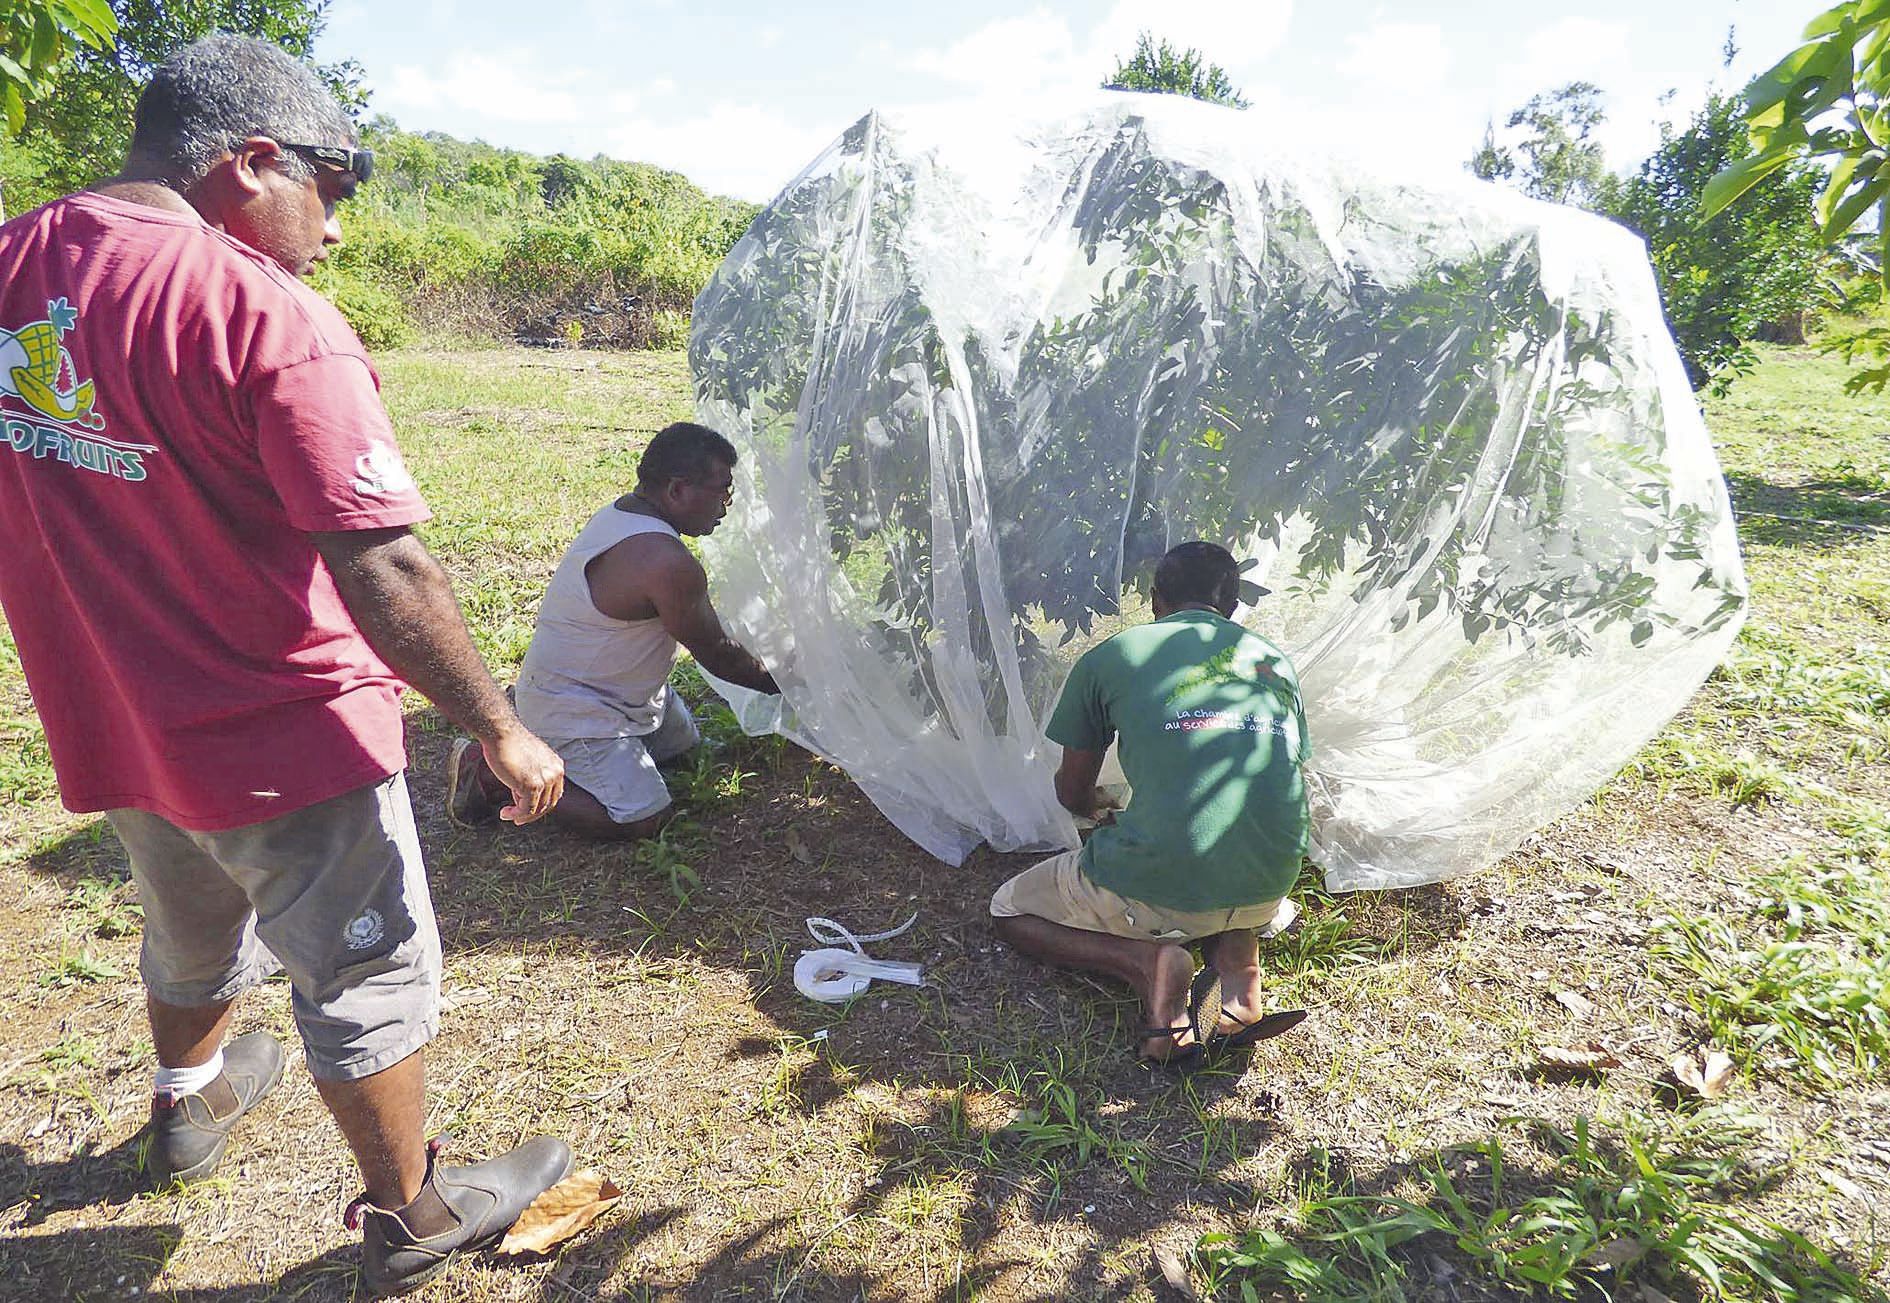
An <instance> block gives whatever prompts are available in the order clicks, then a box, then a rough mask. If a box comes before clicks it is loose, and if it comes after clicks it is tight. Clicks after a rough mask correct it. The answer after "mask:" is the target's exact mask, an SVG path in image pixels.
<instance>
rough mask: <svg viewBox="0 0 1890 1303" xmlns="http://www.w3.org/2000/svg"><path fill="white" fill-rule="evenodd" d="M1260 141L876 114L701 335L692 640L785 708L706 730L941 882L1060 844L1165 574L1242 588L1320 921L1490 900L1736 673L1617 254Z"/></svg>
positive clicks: (1640, 266)
mask: <svg viewBox="0 0 1890 1303" xmlns="http://www.w3.org/2000/svg"><path fill="white" fill-rule="evenodd" d="M1264 126H1265V124H1264V123H1263V122H1262V121H1260V120H1258V119H1256V118H1254V117H1251V116H1249V115H1245V114H1241V113H1239V112H1236V111H1234V110H1230V109H1219V108H1214V107H1211V106H1207V105H1201V104H1197V103H1193V102H1191V101H1185V100H1179V99H1175V98H1173V97H1167V96H1140V95H1110V96H1104V97H1099V99H1098V101H1097V103H1096V104H1094V105H1093V106H1090V107H1088V108H1086V109H1084V110H1083V111H1081V112H1079V113H1076V114H1074V115H1073V116H1072V117H1070V118H1069V119H1068V120H1066V121H1063V122H1060V123H1057V124H1054V125H1052V126H1048V127H1042V128H1039V129H1037V130H1036V132H1035V133H1034V134H1032V135H1030V136H1029V137H1028V138H1020V139H1014V140H1005V141H993V140H988V139H952V140H938V139H922V138H920V137H919V136H918V135H917V134H915V133H913V132H911V131H908V130H904V129H902V128H901V126H900V125H899V124H898V123H897V122H895V121H893V120H891V119H889V118H887V117H885V116H882V115H877V114H874V115H869V116H867V117H866V118H864V119H862V120H861V121H860V122H859V123H857V124H856V125H855V126H854V127H853V128H852V129H851V130H849V131H848V132H847V133H846V134H845V135H844V136H843V137H842V138H841V139H840V140H839V141H838V142H837V143H836V144H834V145H833V146H832V147H831V148H830V149H828V150H827V151H826V152H825V153H824V154H822V155H821V156H820V157H819V158H818V159H817V160H816V161H815V162H814V163H813V164H812V165H811V166H810V167H808V168H807V170H806V171H805V172H803V173H802V174H801V175H800V176H799V177H798V178H797V179H796V180H795V181H794V182H793V183H792V184H790V185H789V186H788V187H787V189H786V190H784V191H783V192H782V193H781V195H780V196H779V197H778V198H777V199H776V200H775V201H774V202H773V203H772V204H771V205H769V206H768V208H767V209H765V210H764V211H763V212H762V213H761V214H760V216H759V217H758V218H757V219H756V220H755V222H754V225H753V226H752V227H751V228H750V229H749V231H748V233H747V235H746V236H745V237H744V238H743V239H742V241H741V242H740V243H739V244H738V245H737V246H736V247H735V248H734V250H733V251H732V252H731V253H730V254H729V256H728V258H727V259H726V261H725V262H724V263H723V264H722V266H721V269H720V270H719V271H718V272H717V274H716V276H715V278H714V279H713V280H712V281H711V282H710V284H709V286H708V287H707V288H706V289H705V290H704V291H703V292H702V295H701V296H700V298H698V299H697V301H696V306H695V317H694V325H693V329H692V333H691V339H690V365H691V368H692V371H693V373H694V378H695V385H696V393H697V403H698V414H699V416H700V418H701V419H702V420H704V421H705V422H707V423H709V424H711V425H713V426H715V427H716V428H718V429H720V430H722V431H724V432H725V433H727V434H728V435H729V436H730V437H731V438H732V439H733V440H734V441H735V442H736V444H737V446H738V447H739V448H740V449H741V450H742V453H743V458H742V463H741V465H740V467H739V468H738V470H737V493H736V500H735V505H734V507H733V508H732V509H731V511H730V514H729V517H728V520H727V522H726V523H725V524H724V525H723V527H722V529H721V530H720V531H719V532H718V533H716V534H715V535H714V536H713V538H712V539H711V540H709V547H708V551H709V553H710V563H711V573H712V574H713V575H714V577H715V583H716V597H717V602H718V605H719V606H720V607H721V609H722V611H723V614H724V617H725V618H726V619H727V620H728V621H729V622H730V624H731V626H732V627H733V628H734V630H735V631H736V632H737V635H738V636H739V637H740V638H741V639H742V640H743V641H744V642H746V643H748V644H749V645H750V646H752V647H754V648H755V649H756V650H757V651H758V652H760V653H761V654H762V655H763V656H764V658H765V659H766V660H767V661H768V662H769V664H770V665H774V666H780V667H782V668H781V669H780V670H779V671H778V672H777V677H778V678H779V679H780V680H781V682H782V684H783V686H784V692H785V698H784V699H785V703H786V704H785V707H779V706H777V705H776V704H775V702H774V699H772V698H756V697H750V696H748V695H747V694H743V693H741V692H740V691H739V690H733V689H731V690H730V691H729V693H728V694H727V695H729V696H730V698H731V700H732V701H733V702H734V704H735V705H736V707H737V709H738V712H739V713H741V715H742V716H743V719H744V723H745V724H746V725H747V726H749V727H750V728H751V729H754V730H760V729H766V728H777V729H779V730H780V731H781V732H784V733H786V734H787V735H788V736H790V737H792V738H794V739H795V740H796V741H798V742H800V743H802V744H803V745H805V746H807V747H809V748H810V749H812V750H814V751H816V752H818V753H820V754H822V755H824V756H827V757H829V758H830V759H832V760H833V761H835V762H836V763H838V764H839V765H841V766H842V767H843V768H845V769H846V771H847V772H848V773H849V774H851V775H852V776H853V778H854V779H855V780H856V781H857V782H858V783H859V784H860V786H861V787H862V788H863V789H864V790H865V791H866V793H867V794H868V795H869V796H870V797H871V798H872V799H873V801H874V802H875V804H877V805H878V806H879V808H880V809H881V810H883V811H884V812H885V813H886V815H887V816H888V817H889V818H891V819H892V820H893V822H894V823H896V824H897V825H898V826H899V827H900V828H901V829H903V830H904V831H905V832H906V833H907V834H908V835H909V836H911V837H912V838H913V839H914V840H916V841H917V842H919V843H920V844H921V845H923V846H925V847H926V848H927V849H928V850H930V851H932V852H933V853H934V854H936V855H938V856H940V857H942V858H944V859H946V860H950V861H952V862H957V861H959V860H961V859H962V858H963V857H964V855H965V854H966V853H967V851H969V850H970V849H971V848H972V847H973V846H975V845H976V844H977V843H978V842H979V841H980V840H983V841H988V842H990V843H991V844H992V845H993V846H995V847H997V848H998V849H1002V850H1010V849H1019V848H1026V847H1055V846H1065V845H1074V844H1075V830H1074V827H1073V825H1072V822H1071V820H1070V817H1069V816H1068V815H1067V814H1066V813H1065V812H1064V811H1063V810H1062V809H1061V808H1060V807H1059V806H1058V805H1057V802H1056V799H1055V796H1054V793H1053V791H1052V784H1051V775H1052V773H1053V771H1054V768H1055V763H1056V758H1057V755H1058V749H1057V748H1056V747H1055V746H1054V745H1052V744H1050V743H1049V742H1048V741H1047V740H1046V739H1045V738H1044V736H1043V733H1042V728H1041V726H1042V722H1043V721H1044V720H1045V719H1046V718H1047V716H1048V712H1049V708H1050V705H1051V703H1052V702H1053V701H1054V700H1055V696H1056V693H1057V690H1058V688H1059V687H1060V686H1061V684H1062V681H1063V678H1064V676H1065V674H1066V673H1067V671H1068V667H1069V665H1070V663H1071V662H1072V661H1073V660H1074V659H1075V657H1076V656H1077V655H1078V654H1080V653H1081V652H1082V651H1083V650H1084V649H1086V648H1087V647H1089V646H1091V645H1093V644H1094V643H1095V642H1096V641H1097V640H1098V639H1100V638H1102V637H1105V636H1107V635H1108V634H1110V633H1111V632H1113V631H1115V630H1117V629H1120V628H1122V627H1124V625H1125V624H1127V623H1132V622H1135V621H1138V620H1142V619H1146V618H1148V608H1147V601H1146V593H1147V587H1148V581H1149V577H1150V575H1151V573H1152V570H1153V567H1154V563H1155V561H1156V560H1157V559H1158V558H1159V557H1160V556H1161V555H1162V553H1163V552H1164V551H1165V550H1166V549H1167V548H1168V547H1169V546H1171V545H1172V544H1175V543H1178V542H1181V541H1184V540H1187V539H1192V538H1202V539H1209V540H1212V541H1216V542H1219V543H1221V544H1223V545H1225V546H1227V547H1228V548H1229V549H1230V550H1232V551H1233V552H1234V554H1235V555H1236V556H1238V557H1241V558H1243V559H1245V560H1247V561H1250V562H1251V563H1252V564H1251V565H1250V567H1249V568H1248V569H1247V572H1246V575H1247V578H1248V579H1249V580H1250V581H1252V585H1253V588H1252V589H1249V590H1248V591H1249V593H1250V594H1251V595H1252V596H1253V598H1254V601H1253V603H1252V604H1251V605H1243V606H1242V607H1241V609H1240V610H1239V611H1238V612H1237V614H1236V618H1238V619H1240V620H1242V621H1243V622H1245V623H1247V624H1248V625H1250V626H1251V627H1252V628H1255V629H1257V630H1259V631H1260V632H1262V633H1264V634H1266V635H1267V636H1268V637H1270V638H1272V639H1273V640H1274V641H1276V642H1277V643H1279V644H1280V645H1281V646H1282V647H1283V648H1285V650H1286V651H1287V652H1288V653H1289V654H1290V655H1291V657H1292V659H1293V661H1294V663H1295V665H1296V666H1297V667H1298V669H1299V672H1300V675H1301V678H1302V682H1303V688H1304V693H1305V700H1306V712H1307V716H1308V719H1309V722H1310V726H1311V731H1312V738H1313V751H1314V756H1313V759H1312V761H1311V764H1310V766H1309V769H1308V779H1309V782H1308V786H1309V789H1310V790H1311V792H1312V801H1313V817H1314V849H1313V856H1314V859H1315V860H1316V861H1317V862H1318V863H1319V864H1320V865H1321V866H1322V867H1323V868H1324V869H1325V871H1326V874H1327V881H1328V884H1329V885H1330V886H1332V887H1333V888H1335V889H1355V888H1362V887H1391V886H1409V885H1414V884H1417V883H1421V882H1430V881H1435V880H1438V879H1441V878H1445V877H1448V876H1450V875H1452V874H1456V873H1460V872H1463V871H1465V870H1468V869H1472V868H1476V867H1478V866H1481V865H1484V864H1487V863H1489V862H1491V861H1492V860H1494V859H1496V858H1497V857H1499V856H1500V855H1502V854H1503V853H1504V852H1506V851H1508V850H1509V849H1511V848H1512V847H1513V846H1515V845H1516V844H1517V842H1519V841H1520V840H1521V839H1522V838H1523V837H1524V836H1526V835H1527V834H1528V833H1529V832H1530V831H1531V830H1533V829H1535V828H1537V827H1539V826H1541V825H1542V824H1543V823H1545V822H1546V821H1548V820H1549V819H1551V818H1553V817H1554V816H1555V815H1557V814H1559V813H1561V812H1562V811H1564V810H1566V809H1568V808H1569V807H1570V806H1571V805H1573V804H1574V803H1576V802H1577V801H1579V800H1581V799H1582V798H1583V797H1585V796H1586V795H1588V794H1589V793H1591V792H1592V791H1593V790H1594V789H1595V788H1596V787H1597V786H1598V785H1600V784H1601V783H1602V782H1604V781H1606V779H1607V778H1608V777H1609V776H1610V775H1611V774H1612V773H1613V772H1614V771H1615V770H1616V769H1618V768H1619V766H1620V765H1621V764H1622V763H1623V762H1624V761H1626V760H1627V759H1628V758H1629V757H1630V756H1631V755H1632V754H1633V753H1634V752H1635V750H1636V749H1637V748H1638V747H1639V746H1640V745H1641V744H1642V743H1643V742H1645V741H1646V740H1647V739H1648V738H1649V737H1650V736H1651V735H1652V734H1653V733H1654V732H1655V731H1656V730H1657V729H1658V728H1659V727H1660V726H1661V725H1662V724H1663V723H1664V722H1665V721H1666V720H1667V719H1668V718H1670V717H1671V716H1672V714H1673V713H1674V712H1675V711H1676V710H1678V709H1679V707H1680V706H1681V704H1682V703H1683V702H1684V701H1685V700H1686V699H1687V697H1688V696H1689V694H1691V693H1692V691H1693V690H1694V689H1695V688H1696V687H1697V686H1698V685H1699V683H1700V682H1701V681H1702V679H1704V678H1705V676H1706V675H1707V674H1708V673H1709V672H1710V670H1711V669H1712V667H1713V665H1714V664H1715V663H1716V662H1717V661H1718V660H1719V658H1720V657H1721V655H1722V654H1723V653H1724V652H1725V650H1726V648H1727V645H1728V644H1729V643H1730V641H1731V639H1732V638H1733V636H1734V634H1735V633H1736V632H1737V629H1738V625H1739V623H1740V620H1741V618H1742V616H1743V612H1744V605H1745V592H1746V588H1745V579H1744V574H1743V571H1742V567H1741V564H1740V559H1739V553H1738V545H1737V540H1736V538H1735V535H1734V530H1733V522H1732V517H1731V513H1730V510H1729V507H1728V502H1727V497H1726V490H1725V483H1724V481H1723V479H1722V478H1721V475H1720V472H1719V468H1718V465H1717V463H1716V461H1715V458H1714V455H1713V450H1712V446H1711V444H1710V442H1709V440H1708V437H1707V433H1706V429H1705V426H1704V425H1703V423H1702V422H1701V419H1700V414H1699V409H1698V407H1697V406H1696V404H1695V402H1694V399H1693V395H1692V393H1691V391H1690V390H1689V389H1688V387H1687V383H1686V377H1685V374H1684V372H1683V371H1682V368H1681V364H1680V360H1679V357H1678V355H1677V354H1676V352H1675V350H1674V346H1673V342H1672V340H1671V338H1670V336H1669V334H1668V332H1667V329H1666V327H1665V325H1664V323H1663V321H1662V318H1661V311H1660V303H1659V299H1658V297H1657V295H1656V292H1655V287H1654V281H1653V276H1652V274H1651V272H1650V270H1649V267H1648V262H1647V257H1646V253H1645V251H1644V249H1643V248H1642V247H1641V245H1640V244H1639V242H1638V241H1636V240H1635V238H1634V237H1633V236H1632V235H1630V234H1629V233H1628V232H1627V231H1625V230H1623V229H1621V228H1619V227H1617V226H1614V225H1612V224H1610V223H1607V222H1605V221H1603V220H1601V219H1599V218H1596V217H1593V216H1590V215H1587V214H1584V213H1581V212H1577V211H1573V210H1569V209H1562V208H1556V207H1552V206H1549V205H1545V204H1539V203H1534V202H1531V201H1528V200H1525V199H1522V198H1520V197H1518V196H1515V195H1513V194H1509V193H1506V192H1504V191H1501V190H1499V189H1497V188H1496V187H1493V186H1488V185H1484V184H1481V183H1478V182H1476V181H1474V180H1471V179H1469V178H1468V177H1466V178H1464V179H1463V180H1462V181H1455V180H1453V179H1451V178H1440V179H1436V180H1433V181H1428V182H1423V183H1415V184H1412V183H1393V182H1388V181H1385V180H1383V179H1381V178H1376V177H1373V176H1369V175H1365V174H1363V173H1362V172H1360V171H1359V170H1357V169H1346V168H1343V167H1339V166H1336V165H1332V164H1326V163H1317V162H1313V161H1309V160H1306V159H1296V158H1294V157H1292V156H1290V155H1288V154H1286V153H1284V152H1280V151H1279V150H1277V149H1276V148H1275V147H1274V145H1273V143H1272V142H1270V141H1268V140H1267V139H1266V137H1265V135H1264ZM1261 587H1264V589H1266V590H1267V591H1266V592H1265V594H1264V595H1260V594H1259V593H1257V592H1253V589H1257V588H1261Z"/></svg>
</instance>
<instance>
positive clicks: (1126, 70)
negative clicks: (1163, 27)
mask: <svg viewBox="0 0 1890 1303" xmlns="http://www.w3.org/2000/svg"><path fill="white" fill-rule="evenodd" d="M1103 89H1104V90H1136V91H1154V92H1156V93H1158V94H1167V95H1187V96H1190V97H1191V98H1193V99H1197V100H1206V101H1208V102H1209V103H1210V104H1225V105H1227V106H1228V107H1230V108H1236V109H1244V108H1246V107H1247V100H1246V97H1245V96H1243V95H1242V94H1241V93H1240V92H1239V91H1238V90H1236V89H1235V88H1234V83H1233V80H1232V79H1231V78H1230V77H1228V75H1227V72H1226V70H1225V69H1224V68H1222V67H1221V66H1220V65H1219V64H1217V63H1209V62H1208V60H1207V56H1206V55H1204V54H1202V53H1201V51H1199V50H1195V49H1186V50H1177V49H1176V48H1175V47H1174V46H1172V45H1170V44H1169V43H1168V42H1167V41H1161V42H1159V43H1158V42H1157V41H1156V40H1155V38H1154V37H1152V36H1150V35H1149V34H1148V33H1147V32H1143V33H1142V34H1141V35H1140V36H1138V37H1137V38H1136V41H1135V53H1134V54H1133V55H1131V56H1129V58H1128V59H1126V60H1124V61H1122V62H1120V63H1118V64H1117V65H1116V70H1115V71H1114V72H1113V73H1111V74H1110V75H1109V78H1108V80H1107V81H1105V82H1103Z"/></svg>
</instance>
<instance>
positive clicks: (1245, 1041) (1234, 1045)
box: [1205, 1009, 1306, 1054]
mask: <svg viewBox="0 0 1890 1303" xmlns="http://www.w3.org/2000/svg"><path fill="white" fill-rule="evenodd" d="M1221 1014H1222V1016H1223V1017H1227V1018H1233V1017H1234V1015H1233V1014H1231V1013H1228V1012H1227V1010H1225V1009H1222V1010H1221ZM1234 1021H1236V1022H1239V1021H1240V1020H1239V1019H1238V1018H1235V1019H1234ZM1305 1021H1306V1010H1304V1009H1279V1010H1276V1011H1275V1012H1273V1013H1269V1014H1265V1015H1262V1016H1261V1017H1259V1018H1256V1019H1254V1020H1253V1021H1252V1022H1250V1023H1241V1025H1240V1030H1239V1031H1234V1032H1228V1033H1227V1034H1226V1035H1225V1036H1221V1035H1214V1036H1210V1037H1208V1038H1207V1040H1206V1042H1205V1045H1206V1050H1205V1052H1206V1053H1211V1054H1222V1053H1226V1052H1227V1051H1229V1050H1244V1049H1247V1048H1249V1047H1251V1046H1253V1045H1257V1044H1258V1043H1259V1042H1261V1041H1264V1040H1267V1039H1269V1038H1271V1037H1274V1036H1278V1035H1279V1034H1280V1033H1281V1032H1289V1031H1292V1030H1293V1028H1295V1027H1297V1026H1299V1025H1300V1024H1301V1023H1302V1022H1305Z"/></svg>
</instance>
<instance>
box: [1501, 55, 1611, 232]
mask: <svg viewBox="0 0 1890 1303" xmlns="http://www.w3.org/2000/svg"><path fill="white" fill-rule="evenodd" d="M1605 116H1606V115H1605V114H1604V113H1603V112H1602V108H1601V90H1600V88H1599V87H1597V86H1593V85H1590V84H1589V83H1588V82H1585V81H1572V82H1569V83H1568V84H1567V85H1566V86H1561V87H1558V88H1556V89H1555V90H1552V91H1545V92H1543V93H1542V94H1540V95H1531V96H1530V97H1529V101H1528V103H1526V104H1524V105H1523V106H1522V107H1521V108H1519V109H1517V110H1516V111H1515V112H1513V113H1511V114H1510V115H1509V121H1508V123H1507V124H1506V125H1507V126H1508V128H1509V129H1510V130H1512V131H1514V130H1516V129H1517V128H1524V129H1526V132H1527V134H1525V135H1524V136H1523V137H1522V138H1521V139H1520V140H1519V141H1518V142H1517V143H1516V145H1515V146H1514V147H1513V148H1512V147H1510V146H1507V145H1502V144H1499V143H1498V142H1497V139H1496V131H1495V129H1494V128H1493V127H1491V126H1486V127H1485V128H1484V131H1483V145H1482V147H1481V148H1480V149H1478V150H1477V152H1476V153H1475V154H1474V155H1473V156H1472V157H1471V159H1470V161H1469V163H1468V164H1466V166H1467V167H1469V169H1470V170H1471V171H1472V172H1474V173H1476V174H1477V175H1478V176H1480V177H1482V178H1484V179H1485V180H1486V181H1494V180H1507V179H1510V178H1517V179H1518V181H1519V184H1520V185H1521V187H1522V190H1523V193H1525V194H1528V195H1531V196H1533V197H1535V198H1537V199H1546V200H1548V201H1549V202H1550V203H1552V204H1578V205H1580V206H1581V207H1583V208H1592V207H1594V206H1595V204H1596V201H1597V199H1598V197H1599V195H1600V192H1601V189H1602V186H1603V181H1604V178H1605V177H1606V175H1607V172H1606V169H1605V168H1604V167H1603V165H1602V159H1601V143H1600V142H1599V141H1597V140H1595V139H1594V133H1595V131H1596V129H1597V128H1599V127H1600V126H1601V123H1602V121H1603V119H1604V117H1605ZM1519 154H1520V155H1521V157H1520V159H1519V158H1518V157H1517V156H1518V155H1519Z"/></svg>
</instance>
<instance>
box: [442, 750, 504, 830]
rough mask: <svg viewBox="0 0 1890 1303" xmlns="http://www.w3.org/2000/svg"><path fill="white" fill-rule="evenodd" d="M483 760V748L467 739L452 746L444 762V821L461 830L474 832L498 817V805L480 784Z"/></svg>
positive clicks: (484, 757)
mask: <svg viewBox="0 0 1890 1303" xmlns="http://www.w3.org/2000/svg"><path fill="white" fill-rule="evenodd" d="M485 760H486V753H485V748H483V747H481V746H480V745H479V743H477V742H475V741H474V740H473V739H472V738H469V737H463V738H461V739H460V740H459V741H457V742H455V743H453V751H452V754H451V755H449V756H448V757H447V758H446V817H447V818H448V819H450V820H452V821H453V822H454V823H455V824H457V825H459V826H460V827H461V828H477V827H478V826H479V825H480V824H485V823H491V822H492V821H493V820H494V819H496V818H497V817H498V815H499V807H498V805H497V804H496V803H494V801H493V800H492V798H491V797H489V796H487V795H486V789H485V786H484V784H482V783H481V782H480V781H479V770H480V767H481V766H483V765H484V764H485Z"/></svg>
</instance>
